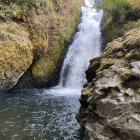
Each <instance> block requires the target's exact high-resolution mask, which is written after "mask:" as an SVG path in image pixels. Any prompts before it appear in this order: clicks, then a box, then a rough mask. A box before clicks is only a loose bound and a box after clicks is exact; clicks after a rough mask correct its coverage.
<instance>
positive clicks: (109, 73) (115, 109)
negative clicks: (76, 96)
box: [76, 28, 140, 140]
mask: <svg viewBox="0 0 140 140" xmlns="http://www.w3.org/2000/svg"><path fill="white" fill-rule="evenodd" d="M86 76H87V80H88V82H87V83H86V84H85V85H84V89H83V90H82V94H81V98H80V103H81V108H80V110H79V113H78V114H77V116H76V117H77V120H78V121H79V123H80V124H81V126H83V127H84V129H85V134H84V140H94V139H95V140H110V139H111V140H139V139H140V28H138V29H134V30H132V31H130V32H127V33H126V34H125V35H124V36H123V37H121V38H118V39H115V40H113V41H112V42H111V43H109V44H108V45H107V47H106V49H105V50H104V52H103V54H102V55H101V56H100V57H98V58H95V59H93V60H91V64H90V66H89V68H88V70H87V71H86Z"/></svg>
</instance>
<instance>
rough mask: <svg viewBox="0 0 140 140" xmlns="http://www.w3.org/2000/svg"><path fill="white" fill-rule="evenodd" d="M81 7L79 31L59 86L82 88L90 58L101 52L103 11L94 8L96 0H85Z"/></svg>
mask: <svg viewBox="0 0 140 140" xmlns="http://www.w3.org/2000/svg"><path fill="white" fill-rule="evenodd" d="M85 4H86V7H81V12H82V17H81V23H80V24H79V26H78V32H77V33H76V34H75V36H74V41H73V43H72V44H71V45H70V46H69V50H68V53H67V55H66V58H65V60H64V63H63V67H62V70H61V75H60V83H59V86H62V87H65V88H73V89H81V88H82V86H83V83H84V82H85V71H86V69H87V67H88V65H89V60H90V59H92V58H93V57H96V56H98V55H99V54H100V49H101V48H100V47H101V44H100V37H101V33H100V22H101V17H102V11H97V10H96V9H93V8H92V7H93V4H94V1H92V2H91V1H90V0H85Z"/></svg>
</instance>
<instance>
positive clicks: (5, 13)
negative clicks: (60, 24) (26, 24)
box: [0, 0, 53, 21]
mask: <svg viewBox="0 0 140 140" xmlns="http://www.w3.org/2000/svg"><path fill="white" fill-rule="evenodd" d="M42 7H45V8H47V9H48V10H53V3H52V1H51V0H5V1H4V0H0V21H7V20H11V19H22V18H23V17H24V16H26V15H27V13H28V12H29V11H30V9H32V8H34V9H40V8H42Z"/></svg>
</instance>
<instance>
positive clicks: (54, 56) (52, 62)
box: [32, 3, 80, 84]
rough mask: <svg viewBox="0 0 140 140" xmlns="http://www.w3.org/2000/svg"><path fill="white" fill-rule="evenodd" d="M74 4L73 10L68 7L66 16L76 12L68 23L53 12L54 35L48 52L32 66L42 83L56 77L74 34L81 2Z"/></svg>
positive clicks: (36, 76) (52, 30)
mask: <svg viewBox="0 0 140 140" xmlns="http://www.w3.org/2000/svg"><path fill="white" fill-rule="evenodd" d="M73 6H74V7H73V10H72V11H71V9H68V11H67V13H65V14H66V15H65V16H68V15H69V13H70V12H72V13H74V14H75V13H76V14H75V15H74V16H73V17H70V18H69V19H68V20H67V23H66V22H65V21H64V19H62V16H60V17H59V16H58V15H57V16H56V13H53V15H52V17H51V18H52V19H51V22H52V24H51V25H50V29H51V32H52V35H51V38H49V43H48V49H47V52H46V53H45V54H44V56H43V57H42V58H41V59H40V60H39V61H37V62H36V63H35V65H33V66H32V73H33V75H34V77H35V78H36V79H37V81H38V82H39V83H40V84H42V83H44V82H47V81H52V80H54V79H55V77H56V73H57V72H58V67H59V65H60V62H61V60H62V56H63V54H64V50H65V47H66V44H67V43H68V42H69V41H70V39H71V37H72V35H73V34H74V32H75V29H76V25H77V22H78V20H79V17H80V3H79V4H77V5H75V4H73ZM63 18H66V17H63ZM63 21H64V22H63ZM58 22H59V24H58ZM43 75H44V76H43Z"/></svg>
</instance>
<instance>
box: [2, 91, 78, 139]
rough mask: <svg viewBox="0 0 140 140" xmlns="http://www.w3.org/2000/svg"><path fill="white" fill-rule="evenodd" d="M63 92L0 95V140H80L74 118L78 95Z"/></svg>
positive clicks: (23, 92) (24, 92) (22, 92)
mask: <svg viewBox="0 0 140 140" xmlns="http://www.w3.org/2000/svg"><path fill="white" fill-rule="evenodd" d="M63 92H65V90H64V89H63V90H57V89H52V90H44V91H42V90H28V91H20V92H18V93H14V95H5V96H0V140H80V131H81V130H80V126H79V125H78V123H77V121H76V119H75V114H76V112H77V111H78V108H79V101H78V97H79V96H78V94H75V95H74V94H72V93H73V92H74V91H69V95H71V96H66V95H65V96H63V94H62V93H63ZM66 92H67V95H68V90H66ZM75 92H76V91H75ZM57 95H58V96H57Z"/></svg>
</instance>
